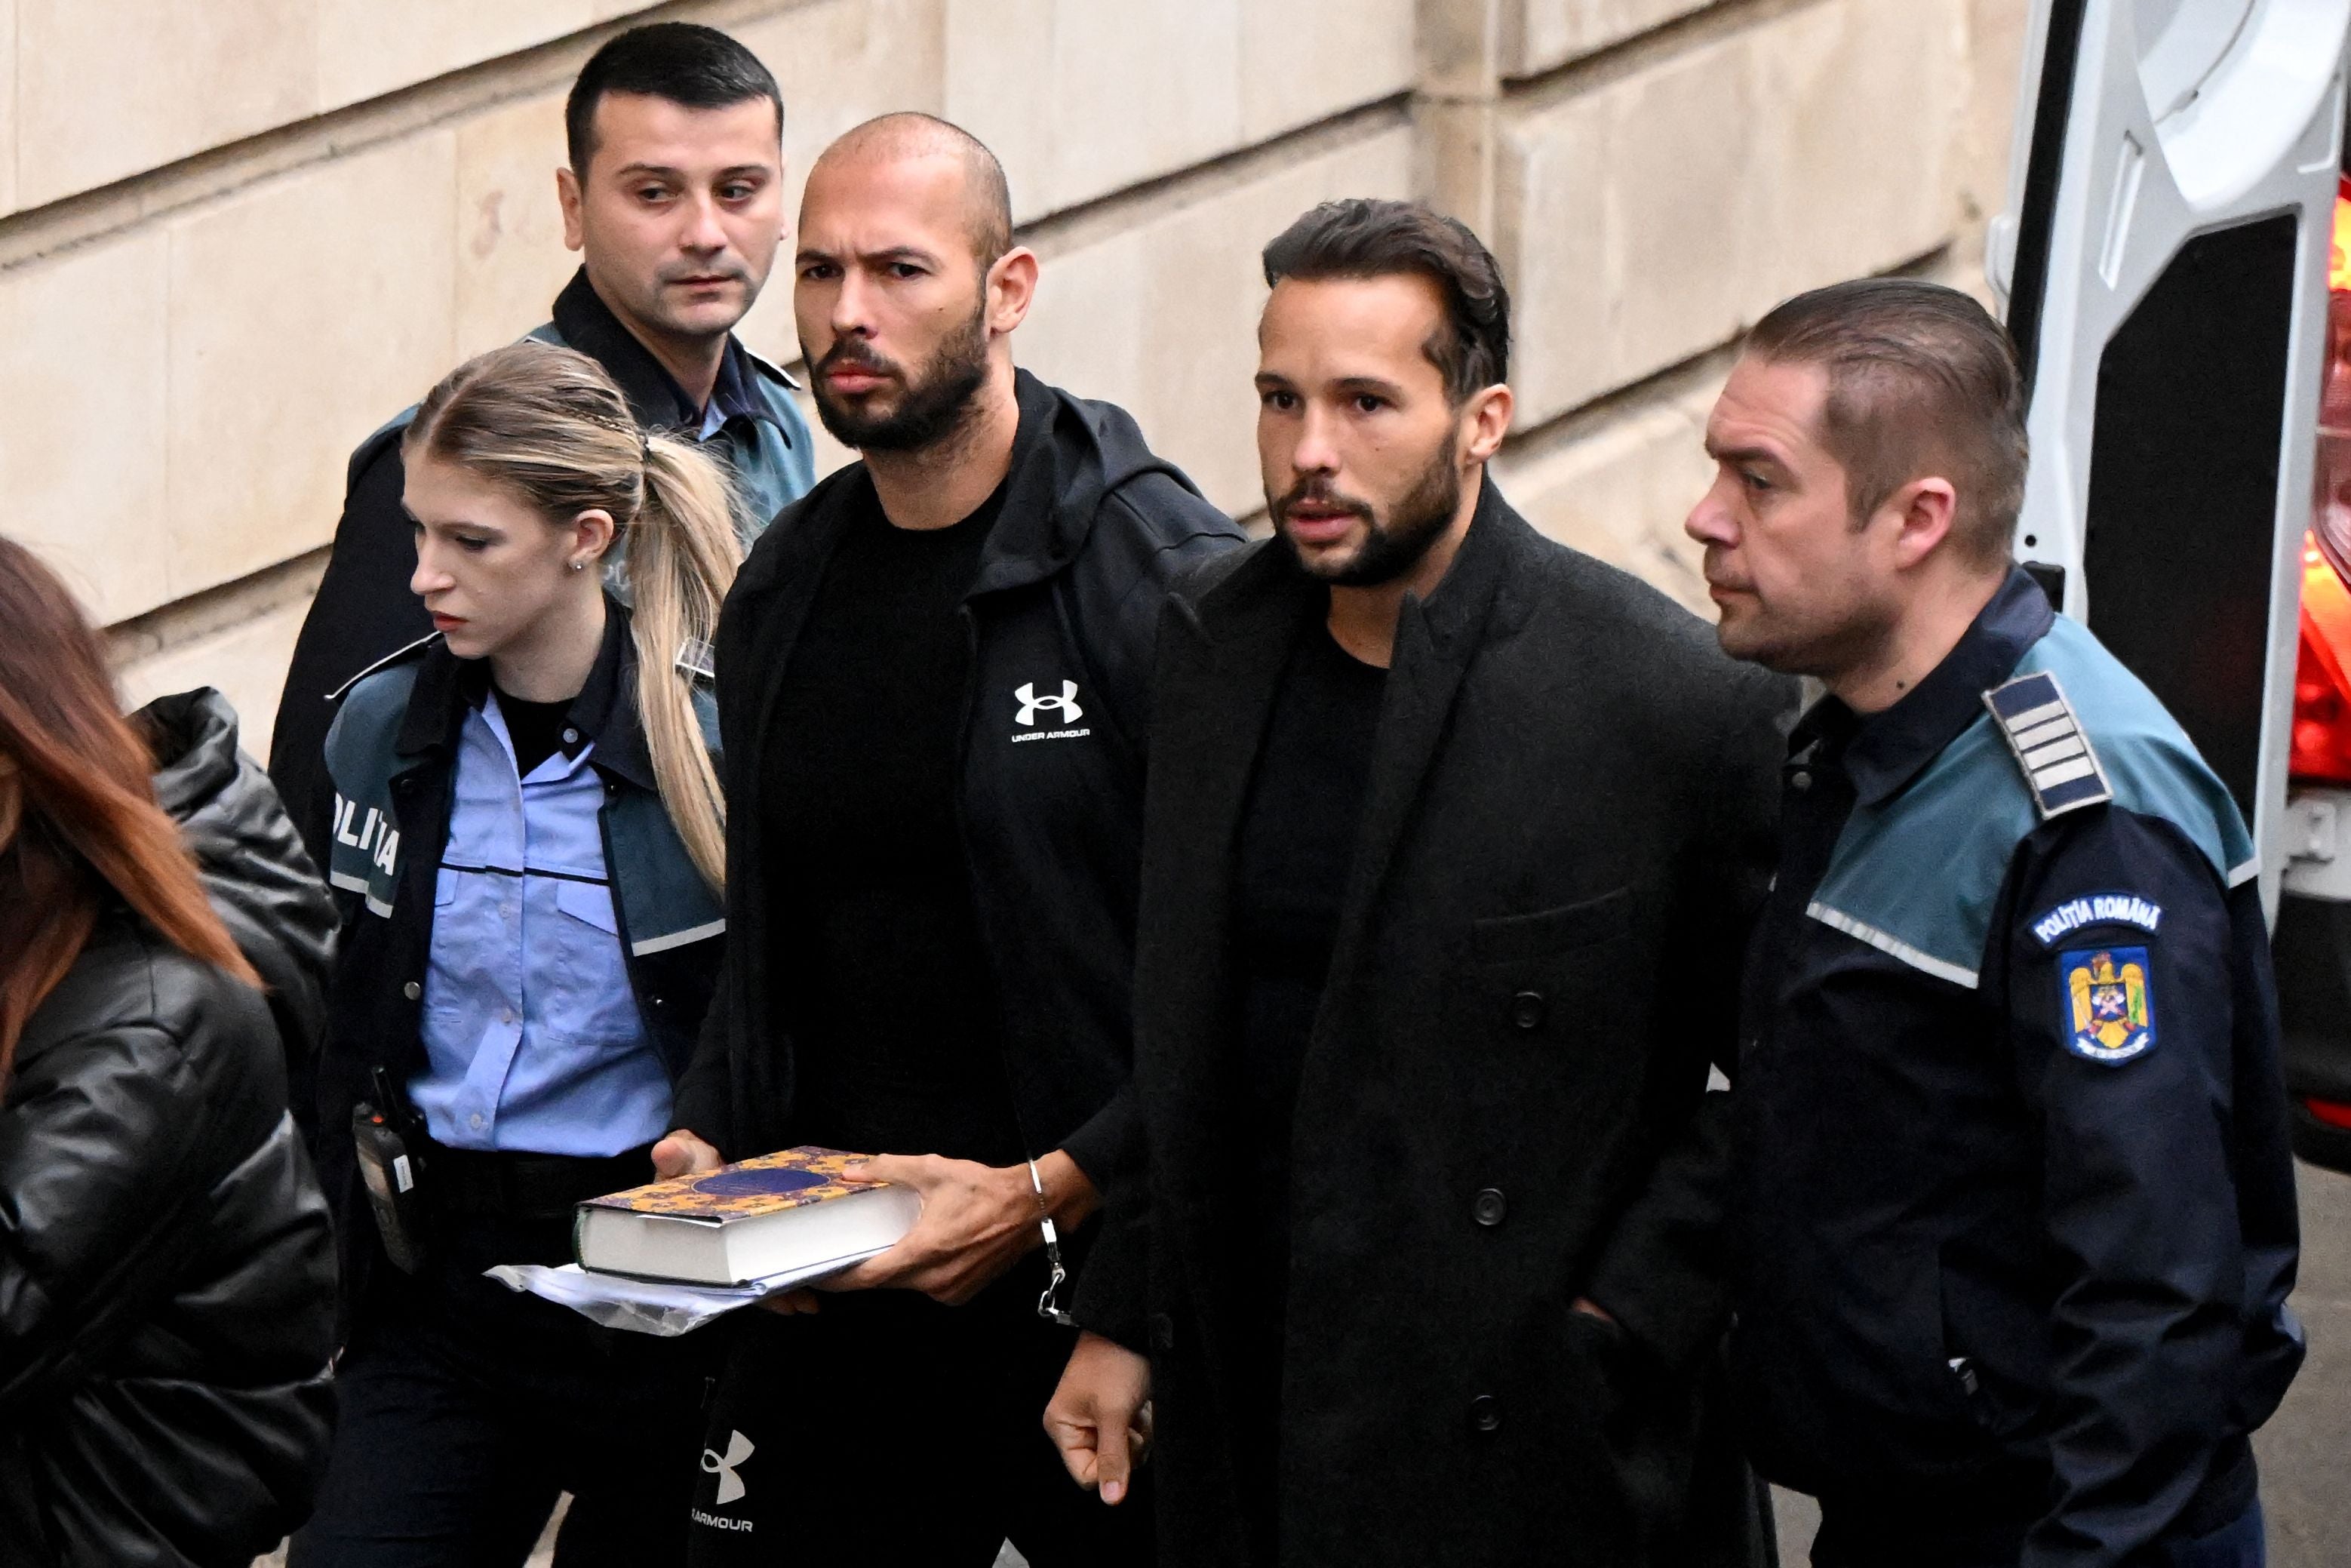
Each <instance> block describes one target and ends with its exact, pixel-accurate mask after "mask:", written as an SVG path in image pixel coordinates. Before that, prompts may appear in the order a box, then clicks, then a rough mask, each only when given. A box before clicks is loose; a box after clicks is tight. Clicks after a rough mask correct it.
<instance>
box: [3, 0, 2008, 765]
mask: <svg viewBox="0 0 2351 1568" xmlns="http://www.w3.org/2000/svg"><path fill="white" fill-rule="evenodd" d="M2023 10H2024V4H2023V0H1713V3H1710V4H1709V3H1708V0H690V3H686V4H673V5H659V6H653V7H643V6H639V5H633V4H631V3H629V0H500V3H499V4H496V5H482V4H480V3H479V0H398V3H396V4H387V3H386V0H217V3H214V4H205V5H193V4H184V3H182V0H0V214H5V215H0V408H5V410H6V411H7V413H8V422H9V430H8V438H7V439H6V440H5V441H0V494H5V497H6V502H5V511H0V529H5V530H6V531H8V532H10V533H13V534H15V535H16V536H17V537H19V538H26V539H27V540H28V541H29V542H31V543H32V544H33V545H35V547H36V548H37V549H40V550H41V551H42V552H43V553H44V555H45V556H47V558H48V559H51V560H52V561H54V562H56V563H57V564H58V565H59V566H60V567H61V568H63V569H64V570H66V571H67V573H68V575H69V577H70V579H71V580H72V581H73V583H74V585H75V587H76V589H77V591H79V592H80V593H81V594H82V595H83V596H84V598H85V601H87V603H88V604H89V607H90V609H91V610H92V612H94V613H95V614H97V615H98V616H99V617H100V618H101V619H102V620H104V621H105V622H109V623H110V624H112V625H114V626H115V627H116V628H117V642H118V645H119V647H120V651H121V653H122V657H123V660H124V665H123V675H124V682H125V685H126V688H127V690H128V692H129V695H131V696H133V697H134V698H141V697H144V696H146V695H152V694H153V693H155V692H160V691H164V690H170V689H175V688H178V687H182V686H185V685H194V684H199V683H206V684H213V685H220V686H221V687H223V688H224V689H225V690H226V691H227V692H228V693H229V694H230V695H231V696H232V697H233V698H234V699H235V701H236V703H237V704H238V706H239V707H240V708H241V709H242V710H243V711H244V713H245V715H246V743H247V745H248V746H249V747H251V748H252V749H254V750H256V752H258V751H259V750H260V749H261V748H262V747H264V746H265V745H266V740H267V736H268V731H269V727H270V721H271V717H272V715H273V712H274V709H275V705H276V702H277V686H278V683H279V680H280V678H281V673H282V670H283V667H284V664H285V658H286V654H287V649H288V647H289V646H290V644H291V642H292V638H293V634H294V631H295V629H296V628H297V627H298V625H299V623H300V620H301V613H302V610H303V607H304V605H305V603H306V602H307V598H308V593H309V592H310V591H311V589H312V587H313V586H314V584H315V583H316V581H317V577H318V573H319V570H320V569H321V567H322V565H323V559H324V555H323V547H324V546H325V544H326V543H327V541H328V539H329V538H330V536H331V534H332V531H333V528H334V523H335V518H336V515H337V513H338V511H339V509H340V498H341V491H342V481H343V469H344V461H345V458H346V456H347V455H348V454H349V452H350V448H351V447H352V446H353V445H354V444H356V443H357V442H358V441H360V439H361V438H362V437H364V436H365V435H366V434H368V432H369V431H370V430H371V429H373V428H374V427H375V426H376V425H377V424H379V423H381V422H382V421H383V420H384V419H386V418H387V417H389V416H390V415H391V414H392V413H394V412H396V411H397V410H398V409H400V408H401V407H402V406H403V405H404V404H406V403H408V402H413V400H414V399H415V398H416V397H417V396H418V395H419V394H421V393H422V392H423V390H424V389H425V388H426V387H427V386H428V385H430V384H431V382H433V381H434V379H435V378H436V377H437V376H438V375H439V374H440V373H441V372H442V371H444V370H446V369H447V368H448V367H449V366H451V365H452V364H454V363H455V361H457V360H458V359H460V358H461V357H463V356H464V355H465V354H468V353H471V352H474V351H475V350H480V349H483V348H486V347H489V346H491V345H493V344H496V343H497V342H500V341H503V340H507V339H509V338H511V337H513V336H515V335H516V334H517V333H519V332H521V331H524V330H526V329H528V328H529V327H531V326H532V325H534V324H535V323H537V322H538V321H539V320H541V319H544V317H545V314H546V309H547V306H548V302H549V300H550V299H551V298H552V297H553V295H554V292H555V290H556V288H557V287H559V285H560V284H561V282H562V280H563V279H564V277H566V276H568V274H569V270H570V268H571V266H572V264H573V258H572V257H571V256H569V254H568V253H567V252H565V251H564V250H563V249H562V246H561V244H560V237H559V235H560V231H559V225H558V221H557V217H556V211H555V198H554V181H553V170H554V168H555V166H556V164H557V162H559V159H560V157H561V113H560V109H561V102H562V95H563V91H564V89H565V88H566V87H567V86H568V84H569V79H570V77H571V75H572V73H573V72H574V71H576V70H577V69H578V68H579V66H580V63H581V62H582V61H583V60H584V59H585V58H586V57H587V56H588V54H589V53H590V51H591V50H592V49H593V48H594V47H596V45H597V44H598V43H599V42H600V41H601V39H602V38H603V37H607V36H609V34H610V32H611V30H612V29H613V28H615V27H616V26H622V25H625V24H626V23H627V22H628V21H630V20H632V19H637V18H641V17H656V16H657V17H684V18H690V19H695V20H702V21H707V22H710V23H713V24H714V25H716V26H724V27H726V28H727V29H729V30H730V31H732V32H734V33H736V34H737V36H738V37H742V38H743V39H744V40H745V41H746V42H747V43H748V44H749V45H750V46H751V47H753V48H754V49H755V50H757V51H758V54H759V55H760V56H761V57H763V58H764V59H766V60H767V61H768V64H769V65H770V66H771V67H773V68H774V69H775V71H776V74H777V77H778V79H779V80H780V82H781V83H782V85H783V89H784V92H785V96H786V99H787V104H788V111H789V121H788V129H787V143H788V151H789V158H790V161H791V164H792V175H793V179H794V181H795V182H797V181H798V179H799V176H800V174H801V173H802V172H804V171H805V169H806V168H807V165H808V162H809V160H810V157H811V156H812V155H813V153H814V152H816V151H817V150H818V149H819V148H820V147H821V146H822V145H823V144H824V142H825V141H827V140H829V139H830V138H831V137H832V136H834V135H836V134H838V133H839V132H840V131H842V130H844V129H846V128H847V127H849V126H850V125H852V124H854V123H856V122H857V121H858V120H862V119H864V118H866V117H867V116H869V115H872V114H874V113H878V112H880V111H883V110H889V109H898V108H911V109H920V110H929V111H931V112H934V113H938V114H943V115H946V116H947V117H948V118H951V119H953V120H956V121H957V122H959V123H961V124H963V125H965V126H967V128H969V129H970V130H971V131H974V132H975V133H977V134H978V135H979V136H980V137H982V138H983V139H984V140H986V141H988V142H989V144H990V145H992V146H993V147H994V148H995V149H996V150H997V151H998V153H999V154H1000V155H1001V156H1002V158H1003V160H1004V162H1005V164H1006V167H1007V169H1008V172H1009V174H1010V177H1011V183H1012V190H1013V197H1014V203H1015V206H1016V208H1017V214H1018V217H1019V221H1020V223H1021V225H1022V227H1023V234H1024V237H1025V238H1026V239H1027V241H1028V242H1029V244H1031V245H1033V246H1036V248H1037V249H1038V251H1039V253H1040V256H1042V257H1043V259H1044V281H1043V286H1042V289H1041V292H1040V299H1039V302H1038V306H1037V308H1036V311H1035V313H1034V315H1033V316H1032V317H1031V318H1030V320H1029V325H1028V326H1026V327H1025V328H1024V329H1022V333H1021V337H1020V339H1019V357H1020V358H1021V359H1022V361H1024V362H1026V363H1027V364H1029V365H1030V366H1031V367H1032V368H1034V369H1035V370H1037V371H1039V372H1040V373H1041V374H1044V375H1046V376H1048V377H1049V378H1051V379H1054V380H1057V381H1060V382H1063V383H1064V384H1067V385H1069V386H1071V387H1072V388H1074V389H1076V390H1079V391H1081V392H1085V393H1088V394H1090V395H1093V396H1097V397H1104V398H1109V399H1112V400H1113V401H1116V402H1121V403H1123V404H1125V405H1126V406H1127V407H1129V408H1130V409H1132V410H1133V411H1134V413H1135V415H1136V416H1137V418H1138V419H1140V420H1141V422H1142V423H1143V425H1144V430H1145V431H1146V432H1147V433H1148V434H1149V435H1150V436H1151V438H1152V440H1153V442H1154V444H1155V445H1156V446H1158V447H1159V449H1160V450H1161V451H1163V452H1164V453H1165V454H1166V455H1169V456H1170V457H1172V458H1173V459H1175V461H1176V462H1178V463H1180V464H1182V465H1184V466H1185V467H1186V469H1187V470H1188V471H1189V472H1190V473H1191V474H1192V475H1193V476H1195V477H1196V479H1197V480H1198V481H1199V483H1200V485H1201V486H1202V487H1203V488H1204V489H1205V490H1206V491H1207V493H1208V495H1209V496H1210V497H1213V498H1214V499H1215V500H1216V501H1217V503H1218V504H1220V505H1222V506H1224V507H1228V508H1229V509H1231V510H1233V511H1235V512H1236V513H1241V514H1247V513H1250V512H1253V511H1256V510H1257V509H1259V506H1260V500H1259V491H1258V485H1257V479H1256V473H1255V466H1254V452H1253V447H1252V444H1251V438H1250V430H1251V423H1252V419H1253V398H1252V396H1251V393H1250V391H1249V370H1250V367H1251V364H1252V359H1253V353H1254V343H1253V338H1252V329H1253V325H1254V322H1255V318H1256V313H1257V310H1258V307H1259V302H1260V300H1261V298H1262V295H1263V287H1262V285H1261V283H1260V282H1259V277H1258V272H1257V253H1258V250H1259V246H1261V245H1262V244H1263V243H1264V242H1265V240H1267V239H1268V238H1270V236H1271V235H1272V234H1273V233H1274V232H1275V231H1276V230H1278V229H1279V228H1280V226H1281V225H1283V224H1285V223H1286V222H1287V221H1288V220H1289V219H1290V218H1291V217H1292V216H1294V215H1295V214H1297V213H1298V212H1300V211H1301V210H1302V209H1303V208H1304V207H1306V206H1307V205H1309V204H1311V203H1313V202H1316V201H1319V200H1322V199H1323V198H1326V197H1330V196H1336V195H1344V194H1380V195H1420V196H1424V197H1426V198H1428V199H1430V200H1433V201H1435V202H1437V204H1440V205H1443V206H1445V207H1446V208H1447V209H1448V210H1451V211H1453V212H1456V213H1458V214H1460V215H1462V216H1463V217H1465V218H1467V219H1468V220H1469V221H1470V222H1471V223H1472V224H1474V225H1476V226H1477V227H1478V228H1479V231H1480V233H1481V234H1483V235H1485V236H1486V237H1487V239H1488V241H1489V243H1490V244H1491V245H1492V246H1493V247H1494V249H1495V251H1496V253H1497V254H1498V255H1499V256H1500V257H1501V258H1502V261H1503V264H1504V266H1505V267H1506V268H1507V270H1508V273H1509V276H1510V283H1511V287H1512V288H1513V290H1514V292H1515V294H1516V297H1517V299H1518V302H1519V309H1520V318H1519V320H1520V336H1519V342H1518V347H1517V362H1516V366H1515V373H1514V376H1513V380H1514V382H1515V383H1516V385H1517V387H1518V390H1519V392H1520V407H1521V410H1522V414H1521V421H1520V433H1519V434H1518V435H1517V437H1516V438H1515V440H1514V442H1513V444H1512V446H1511V448H1510V451H1509V452H1508V453H1507V454H1506V455H1505V457H1504V460H1503V462H1502V463H1501V465H1500V470H1499V471H1500V474H1501V476H1502V482H1503V484H1504V485H1505V486H1506V487H1507V488H1508V490H1509V492H1510V495H1511V496H1512V497H1513V499H1515V500H1516V501H1517V502H1518V503H1519V504H1520V507H1522V509H1524V510H1526V511H1527V512H1528V513H1529V514H1530V515H1531V516H1532V517H1535V518H1536V519H1537V520H1538V521H1539V522H1540V523H1541V525H1542V526H1543V527H1544V528H1547V529H1549V530H1551V531H1552V532H1553V533H1555V534H1556V535H1558V537H1560V538H1564V539H1566V540H1568V541H1569V542H1571V543H1573V544H1575V545H1577V546H1579V547H1580V548H1583V549H1590V550H1592V551H1593V553H1595V554H1598V555H1601V556H1603V557H1604V558H1606V559H1611V560H1614V561H1616V562H1618V563H1620V564H1623V565H1625V566H1626V567H1628V568H1630V569H1632V570H1635V571H1638V572H1640V573H1642V574H1643V575H1645V576H1646V577H1649V578H1650V579H1652V580H1656V581H1658V582H1660V583H1662V584H1664V585H1665V586H1667V588H1668V589H1669V590H1670V591H1675V592H1677V593H1678V594H1680V595H1681V596H1683V597H1684V598H1685V599H1687V600H1689V601H1693V602H1694V603H1699V604H1702V596H1700V595H1698V594H1697V593H1696V592H1695V591H1693V584H1694V579H1693V577H1692V575H1691V563H1690V556H1689V554H1688V552H1687V549H1685V548H1684V547H1683V545H1682V544H1681V542H1680V539H1679V534H1678V522H1679V518H1680V517H1681V514H1682V512H1683V511H1684V510H1685V509H1686V508H1687V505H1688V503H1689V501H1690V500H1691V498H1692V497H1694V496H1695V495H1696V493H1697V491H1698V488H1699V487H1700V486H1702V484H1703V482H1704V479H1705V475H1706V467H1705V465H1704V463H1703V460H1702V459H1701V458H1700V456H1699V455H1698V448H1697V440H1698V428H1699V426H1700V424H1701V423H1702V422H1703V419H1704V415H1705V409H1706V406H1707V403H1708V401H1709V399H1710V397H1711V393H1712V391H1713V389H1714V387H1715V386H1716V385H1718V384H1719V378H1720V375H1721V373H1722V370H1723V367H1724V365H1725V363H1726V361H1727V353H1728V349H1729V345H1731V344H1733V343H1734V342H1735V341H1736V340H1737V338H1738V335H1739V334H1740V331H1741V330H1742V329H1743V328H1744V326H1745V324H1747V323H1748V322H1750V321H1751V320H1753V319H1754V318H1755V317H1756V315H1757V314H1758V313H1759V312H1760V311H1761V309H1763V308H1766V307H1768V306H1769V305H1770V304H1771V302H1772V301H1773V300H1775V299H1776V298H1780V297H1782V296H1783V295H1785V294H1787V293H1789V292H1792V291H1793V290H1795V289H1798V288H1801V287H1806V286H1809V285H1812V284H1815V283H1820V282H1825V281H1828V280H1831V279H1833V278H1836V277H1844V276H1850V275H1854V274H1858V273H1864V272H1880V271H1886V270H1891V269H1899V268H1908V269H1923V270H1927V271H1929V272H1933V273H1935V274H1937V275H1939V276H1947V277H1952V278H1954V279H1955V280H1959V281H1961V282H1966V281H1969V280H1970V279H1972V278H1973V277H1975V275H1976V268H1975V257H1976V255H1977V253H1978V251H1979V250H1980V233H1981V227H1982V223H1983V219H1984V216H1985V214H1988V213H1989V212H1990V211H1991V210H1993V209H1994V208H1996V207H1997V206H1998V204H1999V203H2000V199H2001V184H2002V183H2003V182H2004V179H2005V174H2006V168H2007V141H2008V136H2009V120H2010V105H2011V100H2012V98H2013V93H2014V83H2015V77H2016V67H2017V60H2016V50H2017V47H2018V46H2019V40H2020V37H2021V33H2022V13H2023ZM745 335H746V337H747V339H748V340H749V341H750V342H751V343H752V344H753V346H754V347H756V348H758V349H759V350H762V351H764V352H766V353H768V354H770V355H773V356H775V357H778V358H781V359H786V360H789V359H791V358H793V357H794V356H795V353H796V349H795V346H794V343H793V340H792V330H791V320H790V310H789V299H788V298H787V286H786V285H785V284H784V282H783V281H782V280H781V279H779V280H778V287H775V288H772V289H771V290H770V291H769V294H768V298H766V299H765V300H763V301H762V303H761V304H760V305H759V307H758V308H757V309H756V310H755V311H754V312H753V314H752V316H751V317H750V318H749V319H748V321H747V324H746V327H745ZM825 456H826V461H827V462H828V463H831V462H838V461H839V460H840V456H841V455H840V454H839V452H838V451H837V450H831V449H828V451H827V453H826V455H825Z"/></svg>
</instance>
